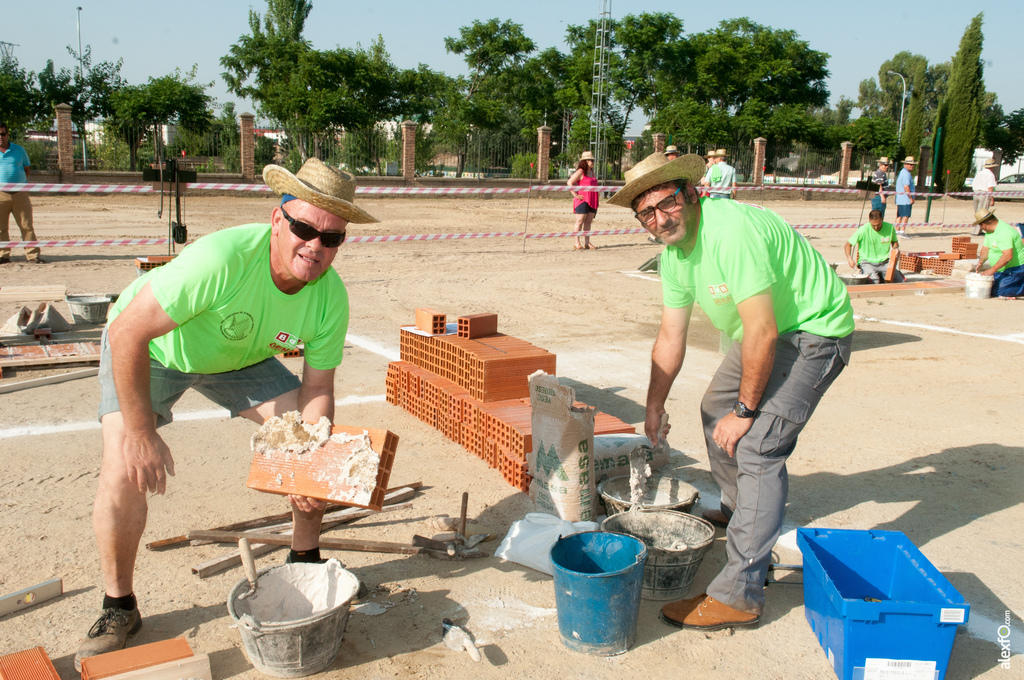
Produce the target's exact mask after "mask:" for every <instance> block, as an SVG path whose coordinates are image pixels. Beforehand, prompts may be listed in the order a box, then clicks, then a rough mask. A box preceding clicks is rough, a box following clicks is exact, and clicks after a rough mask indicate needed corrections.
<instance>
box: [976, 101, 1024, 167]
mask: <svg viewBox="0 0 1024 680" xmlns="http://www.w3.org/2000/svg"><path fill="white" fill-rule="evenodd" d="M985 123H986V124H985V127H984V130H983V136H984V140H985V147H986V148H988V149H990V150H992V151H1001V152H1002V154H1003V163H1016V162H1017V159H1018V158H1020V157H1022V156H1024V109H1017V110H1016V111H1014V112H1013V113H1010V114H1007V115H1005V116H999V117H990V118H988V119H986V121H985Z"/></svg>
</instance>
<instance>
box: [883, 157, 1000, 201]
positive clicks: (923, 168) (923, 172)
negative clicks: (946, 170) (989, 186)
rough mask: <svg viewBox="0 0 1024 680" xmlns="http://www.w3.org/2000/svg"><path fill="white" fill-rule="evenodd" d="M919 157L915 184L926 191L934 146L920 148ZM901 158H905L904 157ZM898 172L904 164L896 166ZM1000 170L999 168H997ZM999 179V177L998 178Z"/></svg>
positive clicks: (897, 172)
mask: <svg viewBox="0 0 1024 680" xmlns="http://www.w3.org/2000/svg"><path fill="white" fill-rule="evenodd" d="M918 154H919V155H918V157H917V179H915V180H914V186H916V187H918V189H917V190H918V191H924V188H925V186H926V185H925V180H926V179H928V175H930V174H932V148H931V147H930V146H922V147H921V148H920V149H919V150H918ZM900 160H903V159H902V158H901V159H900ZM896 168H897V169H896V174H899V172H900V170H902V169H903V164H902V163H901V164H900V165H898V166H896ZM996 169H997V170H998V168H996ZM996 179H998V177H997V178H996Z"/></svg>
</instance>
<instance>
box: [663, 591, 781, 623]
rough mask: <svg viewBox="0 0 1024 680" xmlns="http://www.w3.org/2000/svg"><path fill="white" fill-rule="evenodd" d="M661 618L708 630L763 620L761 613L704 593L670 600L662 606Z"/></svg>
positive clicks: (665, 620)
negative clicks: (731, 604)
mask: <svg viewBox="0 0 1024 680" xmlns="http://www.w3.org/2000/svg"><path fill="white" fill-rule="evenodd" d="M660 618H661V620H662V621H664V622H665V623H667V624H669V625H671V626H677V627H679V628H691V629H693V630H707V631H711V630H721V629H722V628H736V627H738V626H753V625H756V624H757V622H758V621H760V620H761V616H760V614H755V613H753V612H742V611H740V610H739V609H733V608H732V607H730V606H729V605H727V604H723V603H721V602H719V601H718V600H716V599H715V598H713V597H710V596H709V595H707V594H703V593H702V594H700V595H698V596H697V597H692V598H690V599H688V600H679V601H678V602H669V603H668V604H666V605H665V606H664V607H662V608H661V617H660Z"/></svg>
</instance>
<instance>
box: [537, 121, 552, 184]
mask: <svg viewBox="0 0 1024 680" xmlns="http://www.w3.org/2000/svg"><path fill="white" fill-rule="evenodd" d="M550 165H551V128H549V127H548V126H547V125H541V126H540V127H539V128H537V181H538V182H547V181H548V167H549V166H550Z"/></svg>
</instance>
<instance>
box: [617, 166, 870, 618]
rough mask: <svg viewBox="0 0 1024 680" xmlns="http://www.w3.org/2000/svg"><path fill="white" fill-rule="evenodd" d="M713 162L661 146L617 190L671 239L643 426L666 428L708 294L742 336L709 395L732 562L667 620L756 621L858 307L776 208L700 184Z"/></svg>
mask: <svg viewBox="0 0 1024 680" xmlns="http://www.w3.org/2000/svg"><path fill="white" fill-rule="evenodd" d="M703 170H704V161H703V159H702V158H701V157H700V156H697V155H684V156H682V157H680V158H678V159H676V160H675V161H671V162H670V161H668V160H667V159H665V158H664V156H662V155H661V154H654V155H652V156H649V157H648V158H646V159H644V160H643V161H642V162H641V163H639V164H638V165H637V166H636V167H634V168H633V169H632V170H630V171H629V172H627V173H626V185H625V186H624V187H623V188H622V189H621V190H619V191H618V192H617V193H616V194H615V195H614V196H612V197H611V198H610V199H609V203H611V204H613V205H619V206H623V207H626V208H630V209H631V210H633V212H634V215H635V216H636V218H637V219H638V220H639V221H640V223H641V224H643V225H644V227H645V228H646V229H647V230H648V231H649V232H650V233H651V234H653V235H654V236H657V237H659V238H661V240H662V241H664V242H665V243H666V244H667V247H666V248H665V250H664V252H663V253H662V256H661V268H660V272H661V280H662V297H663V307H662V316H661V327H660V329H659V331H658V336H657V339H656V341H655V343H654V349H653V351H652V354H651V358H652V361H651V381H650V387H649V388H648V392H647V417H646V421H645V426H644V427H645V432H646V434H647V436H648V437H649V438H650V439H651V441H652V442H654V443H657V441H658V438H659V437H660V436H661V434H660V432H659V426H660V424H661V417H662V415H663V414H664V413H665V402H666V400H667V399H668V395H669V391H670V390H671V387H672V383H673V382H674V380H675V378H676V376H677V375H678V373H679V371H680V369H681V368H682V365H683V358H684V356H685V354H686V339H687V333H688V329H689V324H690V315H691V311H692V309H693V305H694V303H696V304H699V305H700V307H701V309H702V310H703V311H704V313H705V314H706V315H707V316H708V317H709V319H710V320H711V322H712V324H714V326H715V327H716V328H718V329H719V330H721V331H722V332H724V333H726V334H728V335H729V336H730V337H731V338H732V339H733V340H734V341H735V343H734V344H733V346H732V349H730V350H729V352H728V353H727V354H726V357H725V359H724V360H723V361H722V364H721V366H720V367H719V368H718V370H717V371H716V373H715V376H714V377H713V378H712V380H711V384H710V385H709V386H708V389H707V392H706V393H705V395H704V398H703V400H702V402H701V408H700V411H701V418H702V421H703V425H704V438H705V443H706V445H707V450H708V456H709V459H710V463H711V472H712V475H713V476H714V478H715V481H716V482H717V483H718V485H719V487H720V488H721V491H722V497H721V509H720V510H714V511H708V512H706V513H705V515H704V516H705V518H708V519H710V520H712V521H714V522H717V523H719V524H720V525H725V526H726V527H727V529H726V553H727V557H728V562H727V564H726V566H725V568H724V569H723V570H722V572H721V573H720V574H719V575H718V576H717V577H716V578H715V579H714V580H713V581H712V582H711V584H710V585H709V586H708V588H707V592H706V593H702V594H700V595H698V596H697V597H694V598H690V599H687V600H680V601H678V602H671V603H669V604H666V605H665V606H664V607H663V608H662V610H661V618H662V620H663V621H665V622H667V623H669V624H671V625H674V626H679V627H683V628H695V629H700V630H717V629H719V628H727V627H733V626H749V625H755V624H756V623H757V622H758V621H759V620H760V616H761V611H762V609H763V607H764V579H765V574H766V573H767V569H768V565H769V562H770V560H771V551H772V547H773V546H774V545H775V542H776V540H778V537H779V533H780V530H781V528H782V516H783V510H784V508H785V504H786V495H787V492H788V477H787V473H786V459H787V458H788V457H789V455H790V454H791V453H792V452H793V449H794V447H795V446H796V441H797V436H798V435H799V434H800V431H801V430H802V429H803V428H804V426H805V425H806V423H807V420H808V418H809V417H810V416H811V414H812V413H813V412H814V409H815V407H816V406H817V404H818V401H819V400H820V399H821V397H822V395H823V394H824V393H825V391H826V390H827V389H828V388H829V386H830V385H831V384H832V382H833V381H834V380H835V379H836V377H837V376H838V375H839V373H840V372H842V370H843V368H844V367H845V366H846V364H847V363H848V362H849V359H850V346H851V338H850V334H851V333H852V332H853V325H854V324H853V308H852V307H851V305H850V298H849V295H848V294H847V292H846V287H845V286H844V285H843V282H842V281H840V279H839V277H838V276H836V274H835V272H833V271H832V269H831V267H829V265H828V264H827V263H826V262H825V260H824V258H822V256H821V255H820V254H819V253H818V252H817V251H815V250H814V249H813V248H812V247H811V245H810V243H808V242H807V240H806V239H804V238H803V237H802V236H800V235H799V234H797V233H796V231H794V230H793V229H792V227H790V226H789V225H787V224H786V223H785V221H783V219H782V218H781V217H779V216H778V215H776V214H775V213H773V212H771V211H769V210H765V209H763V208H761V207H760V206H755V205H748V204H745V203H737V202H735V201H723V200H720V199H712V198H704V199H700V198H698V196H697V192H696V190H695V188H694V187H695V185H696V183H697V182H699V181H700V178H701V176H702V175H703Z"/></svg>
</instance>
